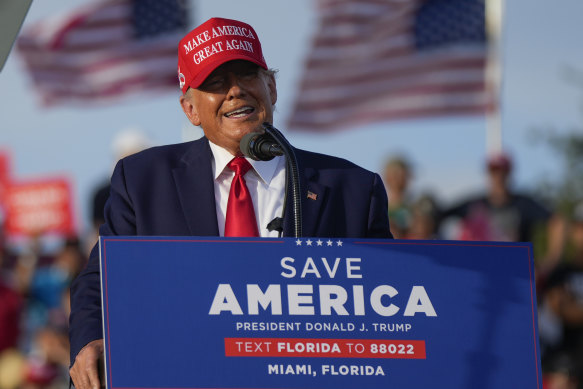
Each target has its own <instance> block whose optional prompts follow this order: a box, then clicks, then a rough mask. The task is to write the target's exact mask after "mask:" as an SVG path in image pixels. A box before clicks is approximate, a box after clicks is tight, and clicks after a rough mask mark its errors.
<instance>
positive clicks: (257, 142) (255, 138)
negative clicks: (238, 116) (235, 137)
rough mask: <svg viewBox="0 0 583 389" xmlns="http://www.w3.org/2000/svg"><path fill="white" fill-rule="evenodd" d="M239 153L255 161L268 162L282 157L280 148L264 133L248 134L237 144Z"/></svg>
mask: <svg viewBox="0 0 583 389" xmlns="http://www.w3.org/2000/svg"><path fill="white" fill-rule="evenodd" d="M239 147H240V149H241V152H242V153H243V155H245V156H246V157H249V158H251V159H254V160H255V161H269V160H271V159H273V157H275V156H276V155H283V150H282V149H281V146H280V145H279V144H278V143H277V142H276V141H275V139H273V137H272V136H271V135H269V134H266V133H261V132H250V133H249V134H245V136H243V138H242V139H241V142H240V143H239Z"/></svg>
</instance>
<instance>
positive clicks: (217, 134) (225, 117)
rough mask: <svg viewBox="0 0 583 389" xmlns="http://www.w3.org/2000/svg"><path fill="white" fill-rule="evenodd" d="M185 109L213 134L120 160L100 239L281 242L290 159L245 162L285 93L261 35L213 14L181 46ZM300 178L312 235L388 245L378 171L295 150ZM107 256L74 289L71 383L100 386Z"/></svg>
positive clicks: (81, 387)
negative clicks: (246, 148) (245, 146)
mask: <svg viewBox="0 0 583 389" xmlns="http://www.w3.org/2000/svg"><path fill="white" fill-rule="evenodd" d="M178 50H179V54H178V81H179V85H180V89H181V91H182V96H181V97H180V105H181V107H182V110H183V111H184V113H185V114H186V116H187V118H188V119H189V120H190V122H191V123H192V124H193V125H195V126H201V127H202V130H203V132H204V135H205V136H204V137H203V138H201V139H199V140H196V141H193V142H187V143H182V144H177V145H168V146H160V147H154V148H150V149H147V150H145V151H142V152H140V153H137V154H134V155H132V156H129V157H127V158H124V159H122V160H121V161H119V162H118V164H117V165H116V168H115V170H114V172H113V174H112V178H111V190H110V197H109V200H108V202H107V204H106V206H105V223H104V225H102V226H101V228H100V235H102V236H107V235H158V236H168V235H179V236H184V235H190V236H260V237H269V236H275V237H277V236H278V234H279V232H278V231H277V230H273V231H272V230H270V229H269V228H268V227H267V226H268V224H270V222H271V221H273V220H274V219H276V218H283V231H282V233H283V235H284V236H290V235H292V234H293V232H292V226H293V218H292V215H291V207H287V208H285V209H284V198H285V188H286V185H285V176H286V175H285V174H286V163H285V159H284V158H282V157H275V158H274V159H272V160H269V161H253V160H250V159H248V158H245V157H243V156H242V153H241V150H240V142H241V139H242V137H243V136H244V135H246V134H248V133H251V132H262V131H263V123H264V122H267V123H272V122H273V112H274V105H275V103H276V101H277V88H276V82H275V76H274V71H273V70H270V69H269V68H268V66H267V64H266V61H265V59H264V57H263V54H262V50H261V44H260V42H259V39H258V36H257V33H256V31H255V30H254V29H253V28H252V27H251V26H250V25H248V24H246V23H243V22H240V21H236V20H230V19H222V18H212V19H209V20H208V21H206V22H205V23H203V24H201V25H200V26H198V27H197V28H195V29H194V30H193V31H191V32H190V33H188V34H187V35H186V36H185V37H184V38H183V39H182V40H181V41H180V43H179V46H178ZM294 151H295V154H296V158H297V160H298V165H299V173H300V180H301V183H302V193H301V206H302V212H303V220H302V224H303V234H304V235H305V236H321V237H362V238H365V237H370V238H391V232H390V230H389V219H388V209H387V202H388V200H387V195H386V192H385V189H384V186H383V183H382V180H381V178H380V177H379V175H378V174H375V173H372V172H369V171H367V170H364V169H362V168H360V167H358V166H356V165H354V164H352V163H350V162H348V161H346V160H343V159H340V158H335V157H330V156H325V155H322V154H316V153H311V152H307V151H303V150H299V149H295V150H294ZM98 262H99V260H98V250H97V249H96V248H94V250H93V251H92V254H91V257H90V260H89V263H88V265H87V267H86V268H85V269H84V270H83V271H82V272H81V274H80V276H79V277H78V278H77V279H76V280H75V281H74V283H73V286H72V289H71V317H70V339H71V362H72V367H71V369H70V374H71V378H72V380H73V382H74V384H75V386H76V388H77V389H87V388H95V389H97V388H99V384H100V381H99V377H98V373H97V370H98V369H97V363H98V359H99V358H100V357H101V356H102V354H103V339H102V327H101V324H102V323H101V303H100V287H99V263H98Z"/></svg>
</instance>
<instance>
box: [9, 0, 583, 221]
mask: <svg viewBox="0 0 583 389" xmlns="http://www.w3.org/2000/svg"><path fill="white" fill-rule="evenodd" d="M87 1H88V0H83V1H77V2H70V1H62V0H53V1H50V2H49V1H33V4H32V6H31V9H30V11H29V13H28V15H27V17H26V19H25V23H24V26H25V28H26V25H29V24H31V23H34V22H35V21H37V20H40V19H43V18H45V17H47V16H50V15H53V14H55V13H61V12H65V11H67V10H70V9H71V8H72V7H76V6H78V5H79V4H80V3H83V2H87ZM191 3H193V6H192V9H191V24H192V27H193V28H194V27H195V26H196V25H198V24H200V23H202V22H204V21H205V20H207V19H208V18H211V17H214V16H220V17H226V18H233V19H239V20H242V21H245V22H247V23H249V24H251V25H252V26H253V27H254V28H255V30H256V31H257V33H258V35H259V37H260V40H261V42H262V45H263V51H264V55H265V57H266V59H267V63H268V65H269V66H270V67H272V68H275V69H278V70H279V72H278V76H277V84H278V102H277V111H276V115H275V121H274V124H275V126H276V127H277V128H279V129H280V130H281V131H282V132H284V134H285V135H286V136H287V137H288V139H289V141H290V142H291V143H292V144H293V145H295V146H296V147H300V148H303V149H308V150H312V151H316V152H321V153H326V154H332V155H336V156H341V157H344V158H346V159H349V160H351V161H353V162H355V163H357V164H359V165H361V166H363V167H365V168H367V169H369V170H373V171H376V172H381V171H382V169H383V165H384V163H385V162H386V160H387V159H388V158H389V157H390V156H392V155H396V154H399V155H404V156H406V157H407V158H408V159H409V160H410V161H411V162H412V164H413V168H414V171H413V187H412V192H413V193H414V194H415V193H416V194H420V193H425V192H430V193H433V194H434V195H435V196H436V197H437V199H438V200H439V201H440V202H441V203H443V204H450V203H452V202H455V201H456V200H458V199H461V198H463V197H464V196H466V195H468V194H471V193H475V192H478V191H480V190H481V189H483V188H484V185H485V175H484V160H485V155H486V143H487V142H486V120H485V118H484V117H481V116H475V117H460V118H441V119H424V120H407V121H392V122H383V123H375V124H370V125H364V126H359V127H354V128H351V129H345V130H341V131H338V132H332V133H327V134H325V135H317V134H313V133H297V132H291V131H287V129H286V128H284V126H285V123H286V119H287V117H288V116H289V115H290V114H291V107H292V102H293V99H294V96H295V93H296V85H297V84H298V81H299V79H300V77H301V73H302V66H303V61H304V60H305V56H306V54H307V53H308V51H309V46H310V40H311V37H312V34H313V32H314V31H315V29H316V26H317V15H316V13H315V9H316V3H315V0H294V1H268V0H246V1H244V2H243V1H235V0H224V1H218V0H198V1H192V2H191ZM504 11H505V12H504V28H503V35H502V48H501V55H502V66H503V87H502V90H501V102H502V106H501V110H502V121H501V126H502V134H503V146H504V148H505V149H506V150H508V151H509V152H510V154H511V155H512V157H513V159H514V163H515V167H516V168H515V171H514V177H513V184H514V185H515V187H517V188H518V189H521V190H530V189H532V188H535V187H536V185H537V183H538V182H540V181H541V180H542V179H545V178H548V177H556V176H557V175H559V174H560V171H561V169H560V168H561V165H560V162H561V158H560V156H558V155H556V154H554V152H553V151H552V150H551V149H550V148H548V147H546V146H544V143H540V142H538V143H536V142H533V135H532V129H533V128H543V129H551V130H553V131H557V132H561V133H563V132H567V131H570V130H571V129H573V128H579V129H580V130H581V129H583V85H581V84H580V85H579V86H577V85H574V84H573V82H572V81H569V80H567V79H566V78H565V76H564V73H565V69H566V68H569V67H571V68H575V69H579V70H580V71H582V72H583V48H582V47H581V43H580V37H581V36H583V24H582V23H581V22H580V16H581V15H583V2H582V1H581V0H554V1H551V0H512V1H508V2H507V4H506V5H505V10H504ZM179 93H180V92H179V90H178V87H177V88H176V91H169V92H168V93H165V94H160V95H155V96H152V95H141V94H137V95H133V96H131V97H128V98H126V99H124V100H123V101H122V102H119V103H117V104H115V105H112V106H103V107H94V106H87V107H55V108H43V107H42V106H41V105H40V99H39V98H38V96H37V95H36V92H35V88H34V85H32V83H31V80H30V78H29V77H28V74H26V72H25V70H24V67H23V62H22V60H21V58H20V57H19V56H18V53H17V52H16V50H13V51H12V53H11V54H10V56H9V57H8V60H7V63H6V65H5V66H4V69H3V70H2V72H0V102H1V104H0V120H1V121H2V126H1V127H0V148H2V149H4V150H8V151H9V153H10V154H11V158H12V169H13V176H15V177H16V178H17V179H34V178H41V177H47V176H48V177H54V176H59V177H60V176H66V177H69V178H70V179H71V181H72V183H73V188H74V193H75V201H76V203H75V205H74V207H75V209H76V215H77V224H78V226H79V227H80V229H81V232H82V230H83V229H86V228H87V225H88V214H89V209H90V198H91V194H92V191H93V190H94V189H95V187H96V186H98V185H99V184H101V183H103V182H104V181H105V180H107V179H108V178H109V175H110V174H111V170H112V168H113V165H114V163H115V160H114V154H113V152H112V149H111V143H112V141H113V140H114V138H115V135H116V134H117V133H118V132H119V131H121V130H124V129H127V128H131V127H133V128H139V129H140V130H141V131H143V132H144V133H145V134H146V135H147V136H148V137H149V138H150V139H151V140H152V142H153V144H168V143H178V142H181V141H184V140H189V139H193V138H198V137H199V136H200V135H201V131H200V129H198V128H195V127H193V126H192V125H191V124H190V123H189V122H188V121H187V120H186V118H185V116H184V114H183V112H182V110H181V109H180V106H179V104H178V97H179Z"/></svg>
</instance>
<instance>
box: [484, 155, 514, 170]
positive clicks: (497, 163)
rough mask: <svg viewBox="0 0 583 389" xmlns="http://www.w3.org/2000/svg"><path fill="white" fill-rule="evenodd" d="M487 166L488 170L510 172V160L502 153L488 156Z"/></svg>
mask: <svg viewBox="0 0 583 389" xmlns="http://www.w3.org/2000/svg"><path fill="white" fill-rule="evenodd" d="M487 165H488V169H500V170H505V171H510V170H512V160H511V158H510V156H509V155H508V154H506V153H503V152H498V153H493V154H490V156H488V161H487Z"/></svg>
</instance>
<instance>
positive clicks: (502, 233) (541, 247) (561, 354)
mask: <svg viewBox="0 0 583 389" xmlns="http://www.w3.org/2000/svg"><path fill="white" fill-rule="evenodd" d="M512 170H513V164H512V160H511V158H510V156H509V155H507V154H504V153H498V154H493V155H491V156H490V157H489V158H488V159H487V161H486V163H485V179H486V182H485V190H483V193H477V194H475V195H473V196H469V197H467V198H465V199H463V200H461V201H459V202H456V203H453V204H447V206H445V205H443V204H440V202H439V201H438V200H437V198H436V197H435V196H433V195H432V194H431V193H421V194H419V195H417V196H415V195H412V193H411V189H410V188H411V178H412V166H411V163H410V162H409V161H408V160H407V159H406V158H403V157H400V156H397V157H394V158H391V159H390V160H389V161H388V162H387V164H386V166H385V170H384V182H385V185H386V187H387V193H388V196H389V216H390V218H389V219H390V222H391V231H392V232H393V234H394V235H395V238H399V239H446V240H474V241H499V242H532V243H533V251H534V260H535V268H536V285H537V299H538V314H539V318H538V323H539V340H540V346H541V359H542V368H543V387H544V388H545V389H576V388H583V199H580V202H579V204H578V205H576V206H575V207H574V210H573V211H572V212H569V214H567V215H565V214H564V213H559V212H557V211H556V210H555V209H554V205H553V204H545V203H543V202H541V201H540V200H538V199H536V198H535V197H533V196H532V195H528V194H525V193H518V192H516V191H515V190H514V189H513V188H512V185H511V175H512ZM581 179H583V177H582V178H581Z"/></svg>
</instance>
